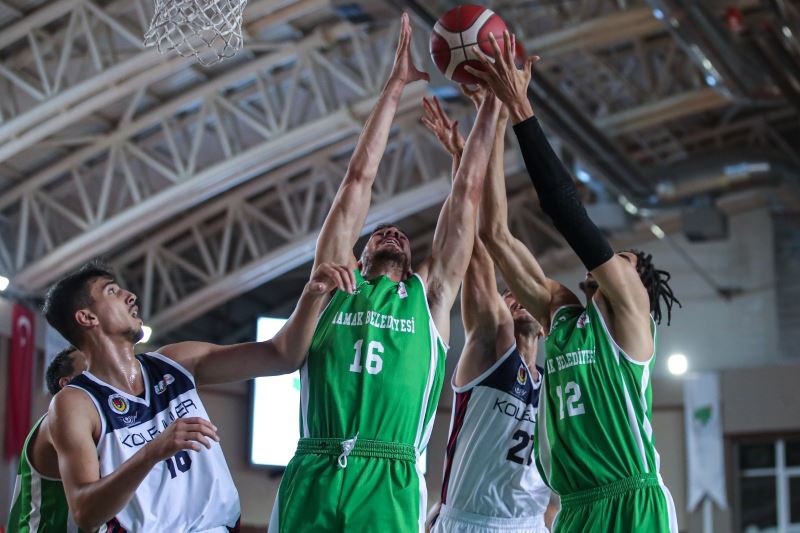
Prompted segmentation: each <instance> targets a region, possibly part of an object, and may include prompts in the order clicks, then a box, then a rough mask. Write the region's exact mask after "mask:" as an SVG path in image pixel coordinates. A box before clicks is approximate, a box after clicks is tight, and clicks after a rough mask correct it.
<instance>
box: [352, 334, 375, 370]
mask: <svg viewBox="0 0 800 533" xmlns="http://www.w3.org/2000/svg"><path fill="white" fill-rule="evenodd" d="M363 345H364V340H363V339H359V340H358V341H356V344H355V346H353V349H354V350H355V352H356V353H355V358H354V359H353V364H352V365H350V372H355V373H356V374H360V373H361V371H362V370H363V369H364V367H363V366H361V358H362V354H361V348H362V346H363ZM382 353H383V344H381V343H380V342H378V341H369V344H368V345H367V360H366V361H365V363H364V364H365V365H366V367H367V372H368V373H369V374H373V375H374V374H378V373H380V371H381V370H383V359H382V358H381V355H380V354H382Z"/></svg>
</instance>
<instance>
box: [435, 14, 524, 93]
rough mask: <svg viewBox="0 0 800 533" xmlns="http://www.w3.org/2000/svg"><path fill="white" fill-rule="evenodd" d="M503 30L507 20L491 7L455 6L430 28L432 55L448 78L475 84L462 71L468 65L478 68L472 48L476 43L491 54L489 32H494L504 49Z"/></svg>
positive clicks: (501, 48)
mask: <svg viewBox="0 0 800 533" xmlns="http://www.w3.org/2000/svg"><path fill="white" fill-rule="evenodd" d="M506 29H507V27H506V23H505V22H503V19H502V18H500V16H499V15H497V14H496V13H495V12H494V11H492V10H491V9H487V8H485V7H483V6H475V5H469V4H467V5H462V6H458V7H455V8H453V9H451V10H450V11H448V12H447V13H445V14H444V15H442V17H441V18H440V19H439V20H438V21H437V22H436V25H435V26H434V27H433V32H432V33H431V43H430V52H431V58H433V62H434V63H435V64H436V67H437V68H438V69H439V70H440V71H441V73H442V74H444V75H445V77H446V78H447V79H450V80H453V81H455V82H458V83H472V84H474V83H477V82H478V80H477V78H475V76H473V75H472V74H470V73H469V72H467V71H466V70H464V67H465V66H467V65H469V66H471V67H473V68H480V63H479V62H478V61H477V58H476V57H475V53H474V52H473V51H472V47H473V46H474V45H476V44H477V45H478V46H479V47H480V49H481V51H483V52H484V53H485V54H487V55H489V56H490V57H493V56H494V50H493V49H492V43H491V37H489V34H490V33H491V34H493V35H494V38H495V40H496V41H497V44H498V45H499V46H500V50H503V49H504V48H505V46H504V43H503V32H504V31H505V30H506ZM517 48H518V50H517V54H519V47H517Z"/></svg>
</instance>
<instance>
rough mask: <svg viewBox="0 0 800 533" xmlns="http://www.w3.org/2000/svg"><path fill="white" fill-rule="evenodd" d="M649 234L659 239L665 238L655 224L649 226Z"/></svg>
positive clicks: (662, 231) (661, 230)
mask: <svg viewBox="0 0 800 533" xmlns="http://www.w3.org/2000/svg"><path fill="white" fill-rule="evenodd" d="M650 232H651V233H652V234H653V235H655V236H656V237H658V238H659V239H663V238H664V237H666V234H665V233H664V230H663V229H661V228H660V227H659V226H658V225H657V224H653V225H652V226H650Z"/></svg>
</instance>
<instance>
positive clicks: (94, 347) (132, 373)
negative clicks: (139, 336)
mask: <svg viewBox="0 0 800 533" xmlns="http://www.w3.org/2000/svg"><path fill="white" fill-rule="evenodd" d="M81 351H82V352H83V353H85V354H86V359H87V363H88V370H89V372H91V373H92V374H93V375H94V376H96V377H97V378H98V379H101V380H103V381H105V382H106V383H108V384H109V385H113V386H114V387H116V388H118V389H119V390H121V391H125V392H127V393H130V394H133V395H138V394H140V393H141V392H142V390H143V388H144V381H143V380H142V376H141V367H140V365H139V361H138V360H137V359H136V354H135V353H134V351H133V343H132V342H131V341H130V339H127V338H121V337H117V338H114V337H110V336H107V335H89V338H88V339H87V340H86V343H85V345H84V346H83V347H82V348H81Z"/></svg>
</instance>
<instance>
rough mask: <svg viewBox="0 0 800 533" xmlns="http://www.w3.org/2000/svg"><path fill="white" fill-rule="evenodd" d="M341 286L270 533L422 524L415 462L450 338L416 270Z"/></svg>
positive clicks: (314, 356) (320, 336)
mask: <svg viewBox="0 0 800 533" xmlns="http://www.w3.org/2000/svg"><path fill="white" fill-rule="evenodd" d="M355 275H356V283H357V289H356V293H355V294H353V295H350V294H347V293H345V292H342V291H337V292H336V293H335V294H334V296H333V298H332V300H331V302H330V304H329V305H328V307H327V308H326V309H325V311H324V312H323V313H322V315H321V316H320V318H319V322H318V323H317V328H316V331H315V332H314V338H313V341H312V343H311V348H310V350H309V353H308V358H307V360H306V363H305V365H304V366H303V368H302V369H301V371H300V375H301V384H302V385H301V404H300V410H301V413H300V417H301V420H300V424H301V435H302V438H301V439H300V442H299V444H298V448H297V452H296V454H295V456H294V458H293V459H292V460H291V461H290V462H289V465H288V466H287V468H286V472H285V473H284V476H283V480H282V481H281V487H280V490H279V492H278V498H277V500H276V503H275V507H274V509H273V512H272V518H271V520H270V527H269V531H270V533H278V532H291V533H302V532H306V531H308V532H311V531H313V532H315V533H317V532H325V531H331V532H333V531H337V532H338V531H387V532H412V531H424V522H425V514H426V505H427V504H426V500H427V491H426V487H425V479H424V477H423V475H422V473H421V472H420V471H419V470H418V467H417V458H418V457H419V454H420V453H421V452H422V451H423V450H424V449H425V447H426V446H427V443H428V439H429V437H430V433H431V429H432V427H433V420H434V414H435V411H436V405H437V404H438V402H439V393H440V392H441V388H442V382H443V380H444V367H445V352H446V349H447V347H446V346H445V344H444V342H443V340H442V338H441V337H440V336H439V334H438V332H437V330H436V326H435V325H434V323H433V319H432V317H431V314H430V310H429V309H428V304H427V299H426V295H425V286H424V283H423V281H422V279H421V278H420V277H419V276H418V275H416V274H415V275H414V276H411V277H410V278H408V279H406V280H405V281H404V282H400V283H397V282H394V281H392V280H391V279H389V278H388V277H386V276H381V277H380V278H377V279H374V280H372V281H365V280H364V278H363V277H362V276H361V273H360V272H358V271H356V273H355ZM276 408H279V406H276Z"/></svg>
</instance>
